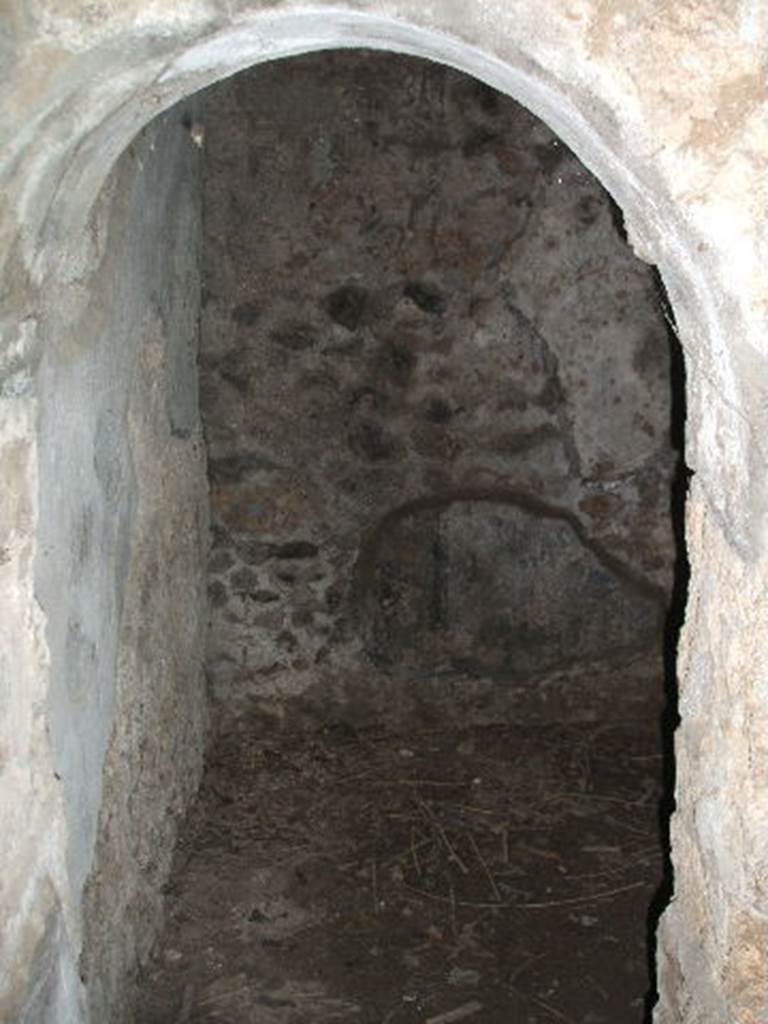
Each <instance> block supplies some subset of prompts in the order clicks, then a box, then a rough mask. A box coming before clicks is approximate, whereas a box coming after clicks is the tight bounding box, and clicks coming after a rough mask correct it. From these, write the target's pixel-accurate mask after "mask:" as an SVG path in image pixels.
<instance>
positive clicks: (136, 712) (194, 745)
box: [3, 110, 208, 1024]
mask: <svg viewBox="0 0 768 1024" xmlns="http://www.w3.org/2000/svg"><path fill="white" fill-rule="evenodd" d="M182 116H183V114H182V112H181V111H179V110H177V111H175V112H174V113H173V114H172V115H169V116H168V117H165V118H161V119H160V120H159V121H158V122H156V123H155V124H153V125H152V126H151V127H149V128H148V129H146V130H145V131H144V132H143V133H142V134H141V136H140V137H139V138H137V139H136V140H134V142H133V143H132V144H131V146H130V148H129V149H128V151H127V152H126V153H125V154H124V155H123V157H122V159H121V161H120V163H119V165H118V166H117V167H116V168H115V170H114V172H113V174H112V175H111V176H110V179H109V181H108V182H107V183H106V185H105V188H104V190H103V193H102V195H101V197H100V200H99V203H98V204H97V207H96V208H95V209H94V211H93V214H92V217H91V220H90V222H89V225H88V236H89V237H88V241H89V246H88V251H87V262H86V263H84V265H82V266H81V268H80V270H81V276H80V278H79V280H78V285H77V289H76V290H75V291H74V292H73V293H70V295H69V296H68V297H69V299H70V301H69V302H67V301H63V302H61V303H60V304H58V305H57V306H55V307H54V308H52V309H51V315H50V318H49V320H48V322H47V325H46V330H47V331H49V332H50V336H51V337H53V338H55V339H56V341H55V342H52V343H51V344H50V345H49V346H48V347H46V348H45V350H44V354H43V358H42V360H41V363H40V365H39V367H38V370H37V374H36V380H35V384H34V387H35V388H36V390H37V394H38V396H39V405H38V409H39V418H38V423H37V431H38V438H39V446H38V460H39V461H38V470H37V472H38V485H39V504H38V506H37V509H38V511H37V516H38V527H37V529H38V537H39V542H40V548H39V558H38V561H37V568H36V580H35V594H36V601H37V602H38V603H39V609H40V612H39V615H40V619H41V621H42V620H43V617H44V621H45V630H44V636H45V646H46V662H47V664H48V666H49V667H50V676H49V678H48V688H47V693H45V694H44V695H41V698H40V700H39V702H38V704H37V706H36V709H35V710H36V714H37V717H38V719H39V721H40V727H41V728H42V729H44V732H45V736H46V738H47V741H48V743H49V744H50V747H49V751H50V752H49V755H48V756H49V758H50V760H49V762H48V765H47V768H46V777H45V778H44V779H43V780H41V781H40V783H39V787H40V791H41V792H42V793H45V792H46V790H47V789H49V788H51V787H52V788H53V794H52V795H51V797H49V801H50V802H51V806H52V807H53V808H55V810H56V817H54V818H53V826H54V827H57V823H58V822H62V824H61V825H58V827H61V828H63V827H64V825H63V822H64V821H66V857H65V859H64V860H63V862H61V863H59V864H58V865H56V867H57V868H58V871H59V877H58V878H57V881H58V883H59V885H60V886H61V889H62V890H63V891H64V892H66V893H67V896H66V897H62V895H61V894H60V892H57V889H56V886H55V885H54V884H52V883H51V881H50V880H49V879H48V878H47V877H46V876H43V878H42V879H41V880H40V883H39V884H40V886H41V889H40V890H39V891H38V894H37V899H38V900H40V901H41V902H42V906H41V907H40V910H39V913H40V915H41V917H42V920H43V922H44V928H43V929H42V933H41V934H40V933H39V934H37V935H33V934H31V929H33V928H34V926H35V921H34V919H32V920H30V919H29V916H28V915H26V916H27V920H26V922H24V923H23V924H21V923H20V925H19V934H20V937H24V943H23V945H21V947H20V948H19V947H17V949H16V950H14V949H13V946H12V944H11V943H9V948H8V952H9V954H10V955H9V958H8V959H5V958H4V965H5V969H6V970H7V972H8V975H7V976H8V978H9V980H11V979H13V978H14V975H15V976H16V977H19V976H24V977H26V979H27V984H28V986H29V987H28V988H27V990H26V991H24V989H23V987H22V989H21V990H19V989H18V987H16V986H14V987H12V988H11V989H10V991H8V990H6V995H5V1002H4V1004H3V1019H4V1020H6V1019H7V1020H9V1021H11V1020H13V1021H16V1020H18V1021H38V1020H40V1021H43V1020H46V1021H48V1020H50V1021H51V1022H53V1021H55V1022H57V1024H58V1022H60V1021H70V1020H79V1019H80V1014H81V1013H82V1012H86V1010H85V1007H82V1008H78V1004H79V1003H80V1001H81V1000H80V995H79V992H78V990H81V991H83V992H87V1007H88V1010H89V1011H90V1019H92V1020H109V1019H112V1018H113V1014H114V1008H115V1006H116V1005H118V1000H119V996H120V995H121V986H122V984H123V982H124V980H125V978H126V977H127V976H128V974H129V973H130V972H131V971H132V970H134V969H135V967H136V964H137V961H138V960H139V959H140V958H141V956H142V955H146V952H147V949H146V946H147V944H148V943H149V942H150V941H151V938H152V935H153V922H156V921H157V918H158V913H159V909H160V904H161V898H162V897H161V891H160V887H161V885H162V882H163V881H164V879H165V872H166V870H167V867H168V861H169V858H170V853H171V850H172V845H173V839H174V836H175V823H176V821H177V820H178V817H179V816H180V814H181V813H182V812H183V810H184V808H185V806H186V801H187V800H188V799H189V798H190V796H191V795H192V794H193V793H194V791H195V788H196V781H197V778H198V774H199V770H200V766H201V758H202V749H203V731H204V725H205V718H206V710H205V690H204V685H203V668H202V642H201V639H200V638H201V635H202V630H203V622H204V616H205V601H204V581H203V579H202V570H201V565H202V564H203V563H204V560H205V557H206V550H207V539H208V538H207V534H208V531H207V522H208V518H207V516H208V514H207V488H206V478H205V459H204V449H203V446H202V443H201V437H200V428H199V416H198V409H197V385H196V366H195V360H196V349H197V326H198V325H197V318H198V301H199V199H200V196H199V188H198V182H197V169H198V160H199V157H198V154H197V152H196V150H195V147H194V146H193V145H192V144H191V142H190V139H189V135H188V132H187V131H186V130H185V129H184V127H183V126H182V124H181V119H182ZM28 386H29V387H30V388H31V387H32V386H33V385H32V384H31V382H30V384H29V385H28ZM8 401H16V402H18V401H19V399H18V398H15V399H14V398H9V399H8ZM18 461H19V457H18V456H17V462H18ZM18 471H19V470H18V469H17V471H16V472H17V474H18ZM8 483H9V485H10V486H9V492H11V493H12V489H15V487H16V486H17V484H16V483H15V482H14V477H10V479H9V480H8ZM17 514H18V513H17ZM20 696H21V694H19V692H18V691H16V692H15V693H12V695H11V698H12V699H15V700H16V701H18V700H19V698H20ZM11 707H13V705H11ZM16 742H18V740H17V741H16ZM19 795H20V794H18V792H16V793H14V792H13V791H12V792H11V794H10V795H9V803H10V805H11V806H15V805H16V801H17V798H18V796H19ZM31 799H32V800H33V805H34V803H36V802H37V799H38V798H36V797H34V796H33V797H31ZM39 856H40V854H39V852H37V851H36V852H35V855H34V858H33V860H34V859H37V857H39ZM41 870H42V866H41ZM48 870H49V871H50V868H48ZM25 884H26V885H28V884H29V882H28V881H26V880H25ZM5 886H6V887H5V891H4V910H5V915H4V920H5V922H6V927H7V930H8V932H9V933H10V935H9V936H8V937H9V939H10V937H11V935H12V934H13V932H12V929H11V927H8V925H12V923H13V921H14V918H17V917H18V916H22V915H24V912H23V900H24V898H25V894H24V888H25V886H24V885H20V884H19V883H18V882H17V881H16V879H14V878H13V877H12V876H6V879H5ZM65 899H66V900H68V901H69V905H66V903H65V902H64V901H65ZM78 904H81V906H78ZM81 908H82V909H81ZM38 931H39V929H38ZM25 933H27V934H26V935H25ZM81 944H82V952H81ZM30 945H31V946H33V947H34V951H33V952H32V954H31V955H29V954H30ZM14 953H16V955H17V956H19V958H20V962H18V963H16V964H14V956H13V954H14ZM78 954H80V955H78ZM82 983H85V986H86V987H85V988H84V989H81V984H82Z"/></svg>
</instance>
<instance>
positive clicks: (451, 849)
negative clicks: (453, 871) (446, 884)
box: [419, 800, 469, 875]
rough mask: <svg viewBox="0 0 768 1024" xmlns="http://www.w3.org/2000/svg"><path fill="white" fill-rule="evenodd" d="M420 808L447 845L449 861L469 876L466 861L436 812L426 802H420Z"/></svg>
mask: <svg viewBox="0 0 768 1024" xmlns="http://www.w3.org/2000/svg"><path fill="white" fill-rule="evenodd" d="M419 806H420V807H421V808H422V809H423V810H424V813H425V814H426V815H427V817H428V818H429V820H430V821H431V822H432V824H433V825H434V826H435V829H436V830H437V833H438V835H439V836H440V838H441V839H442V840H443V843H444V844H445V848H446V850H447V851H448V857H449V859H450V860H452V861H453V862H454V864H456V865H457V866H458V868H459V870H460V871H461V873H462V875H468V874H469V868H468V867H467V865H466V864H465V863H464V861H463V860H462V859H461V857H460V856H459V854H458V852H457V851H456V849H455V847H454V846H452V844H451V841H450V839H449V838H448V836H447V835H446V834H445V829H444V828H443V826H442V825H441V824H440V822H439V821H438V819H437V815H436V814H435V812H434V811H433V810H432V808H431V807H430V806H429V804H428V803H426V802H425V801H424V800H419Z"/></svg>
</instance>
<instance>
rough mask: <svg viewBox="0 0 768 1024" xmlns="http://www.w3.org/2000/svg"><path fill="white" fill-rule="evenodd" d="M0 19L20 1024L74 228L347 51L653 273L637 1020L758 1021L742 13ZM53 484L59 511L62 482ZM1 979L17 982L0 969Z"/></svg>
mask: <svg viewBox="0 0 768 1024" xmlns="http://www.w3.org/2000/svg"><path fill="white" fill-rule="evenodd" d="M3 18H4V20H3V25H2V33H0V54H1V55H2V56H1V57H0V79H1V81H0V86H1V88H0V96H2V102H1V104H0V138H2V160H1V163H0V190H1V191H2V195H3V203H2V204H0V265H2V272H3V296H2V307H1V308H0V332H1V335H0V366H2V368H3V369H2V375H3V376H2V388H1V389H0V391H1V393H2V394H1V398H2V423H1V424H0V445H2V452H1V453H0V464H1V465H2V468H3V471H4V473H5V472H6V470H7V472H8V479H10V480H12V481H13V484H14V488H13V490H12V492H11V493H7V492H6V493H4V494H3V495H2V497H1V498H0V516H2V529H3V536H2V539H0V548H2V549H3V552H4V553H3V555H2V558H0V562H1V563H2V564H0V588H2V589H0V597H1V598H2V601H3V609H2V610H3V614H2V616H0V631H1V632H0V641H1V642H2V658H1V659H0V665H1V666H2V671H3V672H4V673H7V676H6V677H5V678H3V679H2V680H0V686H2V694H3V701H4V703H3V706H2V711H1V715H2V726H1V727H0V728H1V730H2V731H0V741H2V743H3V744H4V746H3V751H2V755H3V763H2V778H0V785H1V786H2V787H3V788H2V797H3V800H2V812H1V813H2V821H1V822H0V824H1V825H2V827H1V828H0V835H1V836H2V839H1V840H0V842H1V843H2V856H3V858H4V862H3V872H2V882H3V885H4V887H5V888H4V889H3V891H2V900H3V914H2V921H3V924H2V928H3V931H2V942H3V951H2V957H1V958H0V963H1V964H2V968H0V992H1V993H2V996H0V998H2V999H4V1000H5V1001H6V1005H23V1004H24V1001H25V1000H26V1003H27V1005H28V1006H33V1007H36V1009H35V1010H34V1013H36V1014H37V1017H36V1018H34V1017H33V1019H40V1018H41V1015H42V1012H43V1011H42V1010H40V1007H41V1006H43V1007H44V1005H45V1003H46V999H47V998H48V994H49V993H46V990H45V989H44V988H37V989H36V988H35V981H37V980H39V979H40V978H41V977H47V978H52V979H55V980H56V985H57V986H58V987H56V988H55V994H56V999H57V1016H56V1017H55V1019H56V1021H57V1024H58V1022H66V1024H69V1022H80V1021H81V1020H83V1012H82V1011H81V1009H80V1007H79V1006H78V988H77V986H78V983H77V979H76V975H75V972H74V969H73V956H76V955H77V951H78V950H79V946H80V937H79V927H78V926H77V924H76V922H77V920H78V915H79V907H78V901H79V892H78V891H77V889H70V888H69V883H68V881H67V876H66V875H65V874H64V863H65V860H66V859H67V856H68V849H69V846H70V844H72V845H73V849H74V848H75V847H77V848H79V849H80V850H81V852H82V849H83V847H82V843H81V841H80V840H79V839H78V837H79V836H82V834H83V833H82V831H81V824H82V823H81V822H79V821H78V819H77V817H76V815H75V813H74V812H75V804H74V803H73V802H72V801H71V799H70V798H69V797H68V798H67V800H66V801H65V800H64V799H63V796H62V793H61V792H59V788H58V785H56V786H55V785H54V783H55V782H56V780H55V778H53V776H52V760H51V744H50V739H49V726H50V724H51V718H50V715H49V714H48V712H47V706H48V705H47V698H48V688H49V679H53V678H54V676H53V675H51V676H50V677H49V672H48V654H47V651H46V632H45V629H46V620H45V614H41V612H40V606H39V605H38V604H36V602H35V592H34V585H33V567H34V565H35V562H36V561H37V562H38V563H40V562H42V560H43V559H44V558H45V557H46V556H47V554H48V553H47V552H46V550H45V547H44V545H43V544H42V543H41V537H40V535H39V533H38V531H37V527H38V524H39V523H40V514H39V497H38V494H37V492H36V487H37V481H38V473H39V469H38V463H39V459H38V454H39V453H38V447H37V432H36V430H35V424H37V423H38V415H37V414H38V400H37V398H36V397H35V393H34V389H32V390H31V391H30V390H29V388H28V385H29V380H30V373H29V371H30V368H31V367H32V366H33V365H34V363H35V360H36V358H37V356H38V355H39V344H40V342H44V343H45V344H46V345H48V346H53V347H54V348H56V349H62V348H65V347H66V345H67V344H68V342H69V341H71V338H72V332H71V330H70V329H69V327H68V326H62V322H61V320H60V319H58V310H57V307H60V306H61V305H62V304H65V303H69V302H71V301H72V299H73V296H74V295H76V294H77V292H78V288H80V290H81V291H80V293H81V297H83V298H84V299H85V300H86V301H87V300H88V298H89V297H90V296H91V295H92V294H93V290H92V287H91V288H89V278H88V273H87V268H88V265H89V259H90V256H89V253H90V251H91V246H92V243H93V238H94V236H93V234H92V232H91V230H90V229H89V228H88V225H89V217H90V213H91V210H92V207H93V203H94V201H95V199H96V197H97V195H98V193H99V190H100V188H101V186H102V185H103V183H104V181H105V179H106V177H107V175H108V173H109V171H110V169H111V167H112V166H113V164H114V162H115V160H116V159H117V157H118V156H119V154H120V153H121V152H122V151H123V150H124V148H125V147H126V145H127V144H128V143H129V141H130V140H131V139H132V138H133V136H134V135H135V134H136V132H137V131H138V130H139V129H140V128H142V127H143V126H144V125H146V124H147V123H148V122H149V121H150V120H152V118H153V117H154V116H155V115H156V114H157V113H158V112H159V111H161V110H163V109H166V108H169V107H170V106H172V105H173V104H174V103H175V102H176V101H177V100H179V99H180V98H182V97H183V96H185V95H188V94H190V93H192V92H194V91H195V90H197V89H200V88H203V87H204V86H207V85H210V84H211V83H213V82H215V81H218V80H219V79H221V78H224V77H226V76H228V75H231V74H234V73H235V72H236V71H238V70H241V69H243V68H245V67H248V66H250V65H251V64H254V63H257V62H259V61H262V60H266V59H274V58H277V57H280V56H286V55H290V54H296V53H302V52H305V51H307V50H312V49H317V48H323V47H334V46H340V45H341V46H350V45H353V46H376V47H379V48H383V49H393V50H400V51H404V52H411V53H414V54H417V55H421V56H424V57H429V58H431V59H433V60H436V61H439V62H442V63H446V64H449V65H453V66H456V67H459V68H461V69H463V70H465V71H467V72H469V73H471V74H473V75H476V76H478V77H479V78H482V79H483V80H484V81H486V82H488V83H489V84H492V85H494V86H496V87H497V88H499V89H501V90H503V91H505V92H508V93H509V94H510V95H513V96H515V97H516V98H518V99H519V100H520V101H521V102H523V103H524V104H526V106H528V107H529V108H530V109H531V110H533V111H534V112H535V113H536V114H537V115H538V116H540V117H542V118H543V119H544V120H545V121H546V122H547V123H548V124H549V126H550V127H551V128H553V129H554V130H555V131H556V132H557V133H558V134H559V135H560V137H561V138H562V139H563V140H564V141H565V142H566V144H567V145H569V146H570V147H571V148H572V149H573V150H574V152H576V153H577V154H578V156H579V157H580V158H581V159H582V160H583V161H584V163H585V164H586V165H587V166H588V167H589V168H590V169H591V170H592V171H594V172H595V173H596V174H597V175H598V177H599V178H600V180H601V181H602V183H603V184H604V185H605V186H606V187H607V188H608V189H609V190H610V191H611V193H612V194H613V196H614V198H615V199H616V201H617V202H618V203H619V204H620V206H621V207H622V210H623V211H624V214H625V217H626V220H627V226H628V230H629V234H630V238H631V241H632V244H633V246H634V247H635V249H636V251H637V252H638V253H639V254H640V255H642V256H644V257H645V258H647V259H648V260H650V261H651V262H654V263H657V264H658V266H659V269H660V271H661V273H662V276H663V278H664V281H665V283H666V286H667V289H668V292H669V294H670V298H671V300H672V303H673V305H674V308H675V312H676V318H677V323H678V326H679V329H680V335H681V340H682V342H683V345H684V348H685V352H686V361H687V370H688V415H689V419H688V438H687V445H686V452H687V458H688V461H689V464H690V466H691V468H692V469H693V470H694V471H695V478H694V484H693V488H692V491H691V496H690V499H689V523H690V529H689V556H690V560H691V570H692V579H691V595H692V596H691V601H690V602H689V609H688V616H687V620H686V627H685V636H684V644H683V659H682V665H681V704H680V706H681V713H682V722H681V725H680V728H679V730H678V733H677V748H678V793H677V798H678V802H677V811H676V814H675V818H674V823H673V824H674V828H673V836H674V843H675V848H674V852H673V856H674V863H675V901H674V903H673V904H672V905H671V907H670V909H669V910H668V911H667V913H666V915H665V918H664V925H663V929H662V936H661V966H662V975H661V1001H660V1004H659V1007H658V1009H657V1011H656V1017H657V1020H658V1021H659V1022H660V1024H662V1022H663V1024H681V1022H682V1024H709V1022H710V1021H718V1022H719V1021H725V1020H728V1021H730V1020H734V1021H738V1022H739V1024H755V1022H759V1021H763V1020H765V1019H766V1018H767V1017H768V1002H767V1000H768V996H766V992H767V991H768V988H766V985H765V984H764V983H763V980H764V978H765V973H766V969H767V968H768V953H767V952H766V950H768V942H766V939H765V934H764V933H765V921H766V919H768V902H767V901H766V895H765V893H766V864H765V835H766V829H767V828H768V820H767V818H766V812H765V800H764V796H765V793H766V791H768V768H767V767H766V765H768V757H766V756H765V748H764V737H765V736H766V735H767V734H768V710H766V709H768V693H767V691H768V673H767V672H766V664H765V657H764V650H763V648H764V638H765V635H766V623H765V592H766V585H767V581H768V563H767V562H766V515H765V510H766V508H767V507H768V498H767V496H768V471H766V462H767V461H768V460H767V459H766V437H768V426H767V424H766V416H767V413H766V410H768V400H767V397H766V387H767V386H768V385H766V381H768V372H766V355H767V353H766V339H767V338H768V333H767V332H766V329H765V311H766V308H768V280H767V279H766V274H765V265H766V255H765V254H766V248H767V246H768V243H767V241H766V233H767V232H768V225H766V220H765V215H764V214H765V209H766V202H767V201H768V198H767V190H768V180H767V179H766V176H765V174H764V167H765V161H766V158H767V156H768V96H767V95H766V85H765V46H764V38H765V27H766V24H768V13H767V9H766V4H765V0H681V2H679V3H675V4H666V5H659V4H657V3H655V0H640V2H639V3H637V2H634V0H633V2H632V3H629V2H625V0H616V2H611V3H607V2H603V0H577V2H575V3H572V2H567V3H566V2H564V0H541V2H540V3H537V4H531V3H529V2H528V0H482V2H479V0H467V2H465V3H461V4H454V3H451V4H449V3H445V4H424V3H422V2H421V0H355V2H351V0H340V2H339V3H336V4H334V5H329V4H327V3H325V2H322V0H318V2H312V0H309V2H302V3H301V4H298V3H296V2H295V0H278V2H277V3H275V2H272V0H200V2H190V3H185V4H178V3H171V2H164V0H158V2H156V3H153V4H150V5H147V4H146V2H144V0H126V2H125V3H121V4H119V5H116V4H113V3H110V2H108V0H104V2H96V3H92V4H83V3H82V2H81V0H61V2H59V0H56V2H55V3H54V2H52V0H10V2H9V3H7V4H6V5H5V7H4V14H3ZM52 312H54V313H56V315H55V316H52ZM49 321H50V325H51V328H52V329H51V330H48V329H47V324H48V322H49ZM54 328H55V329H54ZM63 382H64V380H63V378H62V383H63ZM89 394H90V393H89ZM86 407H87V406H86ZM54 413H55V409H54ZM65 483H66V488H65V494H64V495H63V498H64V501H65V502H66V501H69V500H71V498H70V495H71V494H72V493H73V492H76V491H77V488H78V486H79V482H78V481H77V480H76V479H75V478H72V479H70V480H68V481H65ZM72 540H73V537H70V538H68V539H67V542H68V543H70V542H71V541H72ZM7 553H9V554H10V558H9V559H7V558H6V554H7ZM110 557H113V556H112V555H111V556H110ZM62 582H63V583H66V586H67V587H68V586H69V585H70V581H69V579H67V580H65V581H62ZM62 593H63V591H62ZM105 614H107V613H105ZM105 713H106V712H105ZM62 721H63V720H62V719H59V722H60V724H61V722H62ZM108 728H109V727H108V726H107V729H106V730H105V731H108ZM60 739H62V740H63V739H66V744H67V746H68V748H69V749H70V751H71V754H72V760H73V761H74V760H81V759H82V760H83V761H84V762H85V763H87V764H89V765H92V764H96V763H98V762H99V761H100V758H101V755H102V753H103V744H104V743H106V738H105V737H102V736H101V735H98V734H94V733H93V732H90V731H85V732H83V733H80V732H79V731H78V729H77V723H76V722H75V721H73V722H72V723H71V726H70V727H69V728H67V729H65V730H64V732H63V733H61V734H60ZM713 766H714V767H713ZM98 774H99V773H98V771H97V775H98ZM90 793H91V796H93V795H96V796H98V793H96V792H95V791H94V790H93V789H92V788H91V789H90ZM91 817H92V818H95V811H94V813H93V814H92V815H91ZM91 834H92V835H95V831H92V832H91ZM71 859H72V858H71V857H70V860H71ZM17 883H18V884H17ZM57 904H60V906H61V911H60V912H59V911H58V909H57ZM65 920H66V921H67V922H68V923H69V924H70V925H72V927H71V928H70V929H69V932H70V934H69V936H68V937H67V936H65V935H63V933H62V927H63V922H64V921H65ZM56 935H58V938H57V939H56V940H55V941H54V938H53V936H56ZM41 937H42V941H38V940H39V939H41ZM67 942H69V943H71V947H72V950H73V951H74V953H70V952H69V951H68V950H67V948H66V947H67ZM46 958H47V960H46ZM43 963H47V966H48V967H49V970H48V971H47V972H45V971H43V970H42V965H43ZM19 964H24V965H27V972H26V977H24V976H22V973H21V972H20V971H18V970H16V971H14V968H15V967H16V966H17V965H19ZM7 965H10V966H7ZM14 984H16V985H17V986H20V987H17V989H16V991H14V989H13V985H14ZM9 1000H10V1001H11V1002H10V1003H9ZM19 1000H21V1002H19ZM14 1001H15V1002H14ZM4 1008H5V1007H3V1009H4ZM38 1011H39V1012H38ZM30 1012H32V1011H30ZM49 1016H50V1014H49Z"/></svg>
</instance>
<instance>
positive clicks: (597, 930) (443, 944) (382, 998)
mask: <svg viewBox="0 0 768 1024" xmlns="http://www.w3.org/2000/svg"><path fill="white" fill-rule="evenodd" d="M660 776H661V756H660V754H659V749H658V738H657V737H656V736H654V735H653V734H652V733H651V732H650V730H649V731H648V732H647V733H645V734H644V733H643V731H642V730H639V729H638V728H636V727H635V726H632V725H625V726H621V725H613V726H606V727H603V728H598V727H596V726H594V725H592V726H581V727H569V728H557V729H553V728H539V729H530V728H527V729H525V730H523V729H520V728H510V727H509V726H492V727H484V728H474V729H471V730H464V731H461V732H457V731H456V730H448V729H446V730H444V731H430V732H419V733H414V734H411V735H404V734H401V735H392V734H385V733H383V732H381V733H379V732H375V731H366V732H356V731H354V730H353V729H351V728H350V727H347V726H343V725H339V726H336V727H331V728H327V729H325V730H323V731H322V732H316V733H313V734H309V735H304V736H301V737H293V738H292V739H286V738H285V736H284V735H283V734H278V733H277V732H276V731H275V730H274V728H273V729H272V731H271V736H270V734H269V733H268V732H267V730H266V729H265V727H264V724H263V723H259V724H257V723H251V725H250V727H248V726H243V727H242V729H241V730H240V731H239V732H238V733H232V734H229V735H226V736H224V737H222V739H221V740H220V742H219V743H218V744H217V746H216V748H215V750H214V751H213V752H212V754H211V756H210V758H209V764H208V769H207V773H206V776H205V780H204V784H203V788H202V791H201V796H200V799H199V801H198V804H197V806H196V807H195V808H194V810H193V812H192V815H191V817H190V820H189V821H188V823H187V825H186V827H185V830H184V833H183V835H182V838H181V841H180V845H179V851H178V856H177V865H176V869H175V872H174V875H173V877H172V880H171V883H170V885H169V891H168V923H167V927H166V930H165V933H164V935H163V936H162V939H161V942H160V943H159V946H158V949H157V953H156V956H155V959H154V961H153V962H152V964H151V965H150V969H149V971H148V972H147V975H146V977H145V978H144V982H143V988H142V992H141V1002H140V1007H139V1010H138V1013H137V1017H136V1020H137V1021H140V1022H141V1024H203V1022H206V1024H207V1022H210V1024H213V1022H217V1024H321V1022H325V1021H328V1022H330V1021H339V1022H347V1021H349V1022H350V1024H353V1022H354V1024H453V1022H458V1021H465V1020H466V1021H468V1022H469V1024H515V1022H520V1024H549V1022H552V1024H557V1022H560V1024H602V1022H606V1024H608V1022H610V1024H640V1022H641V1021H643V1019H644V1017H645V1007H644V1003H645V999H646V996H647V992H648V988H649V973H648V952H647V945H648V944H647V927H648V925H647V921H648V908H649V905H650V903H651V901H652V899H653V898H654V895H655V893H656V892H657V890H658V887H659V884H660V882H661V878H662V855H661V851H660V839H659V825H658V801H659V795H660Z"/></svg>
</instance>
